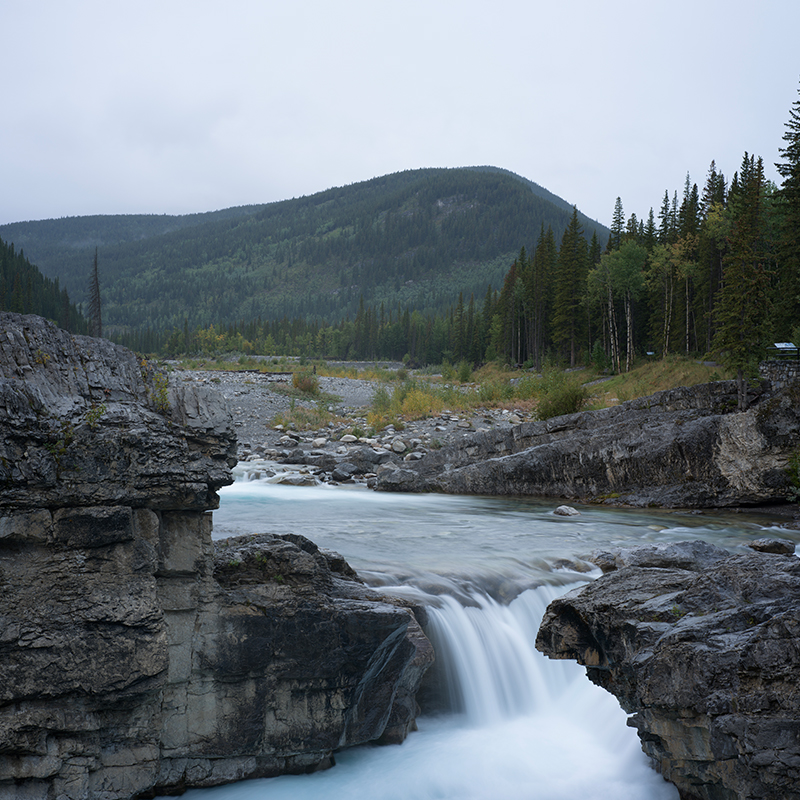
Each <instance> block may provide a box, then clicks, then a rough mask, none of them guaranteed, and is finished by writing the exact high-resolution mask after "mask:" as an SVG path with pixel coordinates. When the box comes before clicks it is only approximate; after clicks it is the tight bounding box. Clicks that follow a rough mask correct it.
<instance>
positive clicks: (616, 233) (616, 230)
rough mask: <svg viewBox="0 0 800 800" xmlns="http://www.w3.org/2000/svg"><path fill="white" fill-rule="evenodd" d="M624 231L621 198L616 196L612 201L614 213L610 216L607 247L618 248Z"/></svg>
mask: <svg viewBox="0 0 800 800" xmlns="http://www.w3.org/2000/svg"><path fill="white" fill-rule="evenodd" d="M624 232H625V214H624V213H623V211H622V200H621V199H620V198H619V197H618V198H617V199H616V201H615V202H614V213H613V214H612V216H611V238H610V239H609V249H610V250H619V247H620V245H621V244H622V235H623V233H624Z"/></svg>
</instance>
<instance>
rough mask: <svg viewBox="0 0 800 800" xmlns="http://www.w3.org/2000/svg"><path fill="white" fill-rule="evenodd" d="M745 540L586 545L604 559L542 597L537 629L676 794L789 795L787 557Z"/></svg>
mask: <svg viewBox="0 0 800 800" xmlns="http://www.w3.org/2000/svg"><path fill="white" fill-rule="evenodd" d="M756 547H758V548H759V549H760V550H761V551H762V552H743V553H737V554H731V553H729V552H727V551H725V550H721V549H719V548H716V547H713V546H711V545H708V544H706V543H704V542H684V543H679V544H670V545H654V546H647V547H641V548H635V549H632V550H628V551H621V552H618V553H614V554H608V553H606V554H598V558H597V560H598V562H599V563H601V564H603V565H604V568H605V569H610V570H612V571H610V572H608V573H607V574H605V575H603V576H602V577H601V578H598V579H597V580H596V581H594V582H592V583H590V584H587V585H586V586H584V587H583V588H581V589H578V590H574V591H573V592H571V593H569V594H567V595H565V596H564V597H562V598H560V599H558V600H555V601H554V602H552V603H551V604H550V606H549V607H548V609H547V612H546V613H545V616H544V619H543V621H542V625H541V628H540V631H539V635H538V637H537V641H536V646H537V648H538V649H539V650H541V651H542V652H543V653H545V654H546V655H548V656H549V657H551V658H569V659H575V660H577V661H578V662H579V663H581V664H584V665H585V666H586V671H587V675H588V677H589V678H590V679H591V680H592V681H593V682H594V683H597V684H598V685H600V686H602V687H603V688H604V689H606V690H608V691H609V692H611V693H612V694H614V695H615V696H616V697H617V698H618V699H619V702H620V704H621V705H622V707H623V708H624V709H625V710H626V711H627V712H628V713H630V714H633V717H632V718H631V720H630V722H629V724H630V725H632V726H634V727H635V728H636V729H637V731H638V733H639V737H640V740H641V743H642V748H643V750H644V751H645V753H647V754H648V755H649V756H651V758H652V759H653V761H654V763H655V765H656V767H657V768H658V769H659V770H660V771H661V773H662V774H663V775H664V777H665V778H667V779H668V780H670V781H672V782H673V783H674V784H675V785H676V786H677V787H678V789H679V791H680V793H681V797H682V798H683V800H693V799H694V800H755V799H756V798H758V799H759V800H778V799H779V798H780V799H781V800H787V798H797V797H800V689H798V675H800V638H799V637H800V559H798V558H796V557H795V556H794V555H793V552H794V547H793V545H792V544H791V543H788V545H781V543H778V544H777V545H768V544H766V543H761V544H756Z"/></svg>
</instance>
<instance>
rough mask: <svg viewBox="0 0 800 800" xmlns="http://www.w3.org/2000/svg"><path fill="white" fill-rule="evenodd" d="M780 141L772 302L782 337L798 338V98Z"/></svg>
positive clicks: (799, 200) (799, 114)
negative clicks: (776, 268) (776, 292)
mask: <svg viewBox="0 0 800 800" xmlns="http://www.w3.org/2000/svg"><path fill="white" fill-rule="evenodd" d="M798 94H800V89H798ZM783 141H784V142H786V147H781V148H779V150H778V152H779V153H780V154H781V156H782V157H783V161H782V162H781V163H779V164H776V165H775V166H776V168H777V170H778V172H779V173H780V175H781V177H782V178H783V181H782V182H781V186H780V189H779V190H778V193H777V199H778V214H779V216H778V225H779V234H780V238H779V241H778V255H779V259H780V260H779V264H780V275H779V277H780V281H779V286H780V293H779V296H778V302H777V303H776V326H777V330H778V331H779V335H780V336H781V338H782V339H783V338H786V337H787V336H792V337H797V338H800V100H796V101H795V102H794V104H793V106H792V108H791V109H790V110H789V121H788V122H787V123H786V132H785V133H784V134H783ZM795 344H798V342H795Z"/></svg>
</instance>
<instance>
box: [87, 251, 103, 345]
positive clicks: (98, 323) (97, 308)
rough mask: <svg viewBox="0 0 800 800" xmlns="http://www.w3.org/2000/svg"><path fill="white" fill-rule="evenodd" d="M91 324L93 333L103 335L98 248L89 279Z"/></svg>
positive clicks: (96, 335)
mask: <svg viewBox="0 0 800 800" xmlns="http://www.w3.org/2000/svg"><path fill="white" fill-rule="evenodd" d="M89 324H90V326H91V334H92V336H95V337H97V338H100V337H101V336H102V335H103V317H102V313H101V303H100V274H99V271H98V268H97V248H96V247H95V249H94V262H93V263H92V274H91V277H90V279H89Z"/></svg>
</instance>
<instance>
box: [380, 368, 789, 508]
mask: <svg viewBox="0 0 800 800" xmlns="http://www.w3.org/2000/svg"><path fill="white" fill-rule="evenodd" d="M766 388H768V387H767V386H762V387H760V388H758V389H756V390H753V391H752V398H751V403H752V405H751V407H750V409H749V410H748V411H746V412H739V411H737V410H736V387H735V383H734V382H733V381H720V382H718V383H712V384H706V385H703V386H694V387H690V388H679V389H671V390H669V391H664V392H659V393H657V394H654V395H651V396H650V397H643V398H639V399H637V400H631V401H629V402H627V403H622V404H620V405H619V406H615V407H613V408H607V409H603V410H599V411H584V412H580V413H577V414H570V415H568V416H563V417H556V418H553V419H549V420H545V421H542V422H527V423H522V424H520V425H515V426H513V427H512V426H507V425H506V426H499V427H498V428H496V429H494V430H490V431H488V432H483V433H476V434H473V435H472V436H470V437H465V438H464V439H463V440H462V441H461V442H460V443H458V444H456V445H450V446H448V447H444V448H442V449H441V450H439V451H434V452H431V453H429V454H428V455H427V456H426V457H425V458H424V459H422V460H421V461H419V462H416V463H413V464H404V465H403V467H402V468H399V469H395V470H387V471H384V472H382V473H381V474H380V475H379V476H378V486H377V488H378V489H382V490H384V491H436V492H448V493H453V494H521V495H540V496H550V497H564V498H572V499H576V500H584V501H588V502H597V501H613V502H618V503H625V504H629V505H635V506H648V505H657V506H664V507H709V506H718V507H724V506H738V505H754V504H760V503H771V502H783V501H784V500H785V497H786V492H787V485H788V479H787V476H786V472H785V468H786V465H787V463H788V460H789V457H790V456H791V455H792V454H794V453H796V452H797V450H798V447H800V385H798V384H794V385H793V386H790V387H788V388H784V389H782V390H780V391H777V392H773V393H770V392H768V391H765V390H766Z"/></svg>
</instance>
